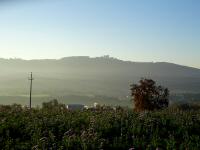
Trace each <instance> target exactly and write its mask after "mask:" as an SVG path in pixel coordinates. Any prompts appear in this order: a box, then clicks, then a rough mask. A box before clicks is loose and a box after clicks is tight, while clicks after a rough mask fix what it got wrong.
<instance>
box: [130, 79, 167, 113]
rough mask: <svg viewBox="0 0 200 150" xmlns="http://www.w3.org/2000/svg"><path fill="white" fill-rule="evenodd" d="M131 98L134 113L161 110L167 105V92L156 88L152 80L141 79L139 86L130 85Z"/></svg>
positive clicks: (159, 87)
mask: <svg viewBox="0 0 200 150" xmlns="http://www.w3.org/2000/svg"><path fill="white" fill-rule="evenodd" d="M131 96H132V100H133V103H134V110H135V111H144V110H155V109H161V108H165V107H168V104H169V100H168V99H169V90H168V89H167V88H163V87H162V86H157V85H156V82H155V81H153V80H152V79H141V80H140V81H139V84H132V85H131Z"/></svg>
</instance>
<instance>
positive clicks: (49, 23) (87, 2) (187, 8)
mask: <svg viewBox="0 0 200 150" xmlns="http://www.w3.org/2000/svg"><path fill="white" fill-rule="evenodd" d="M6 1H9V0H6ZM10 1H11V0H10ZM13 1H15V2H13ZM13 1H11V2H5V1H3V0H0V57H5V58H10V57H17V58H24V59H32V58H61V57H65V56H74V55H78V56H80V55H88V56H101V55H105V54H108V55H111V56H113V57H117V58H120V59H124V60H132V61H167V62H173V63H178V64H183V65H188V66H194V67H198V68H200V0H13Z"/></svg>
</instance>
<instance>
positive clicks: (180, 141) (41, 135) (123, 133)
mask: <svg viewBox="0 0 200 150" xmlns="http://www.w3.org/2000/svg"><path fill="white" fill-rule="evenodd" d="M131 148H135V149H145V150H148V149H149V150H153V149H156V148H160V149H167V150H172V149H184V150H186V149H187V150H198V149H200V111H199V110H198V109H197V110H190V109H188V110H184V111H183V110H181V109H177V107H175V108H169V109H165V110H161V111H154V112H143V113H137V112H133V111H132V110H130V109H123V108H120V107H119V108H117V109H112V108H110V107H99V108H98V109H91V110H82V111H69V110H67V109H65V106H64V105H62V104H58V103H57V102H56V101H53V102H50V103H45V104H44V105H43V108H34V109H32V110H29V109H28V108H22V107H21V106H20V105H12V106H0V149H5V150H7V149H13V150H18V149H20V150H23V149H35V150H36V149H52V150H54V149H55V150H57V149H60V150H62V149H68V150H73V149H75V150H79V149H81V150H82V149H83V150H84V149H85V150H86V149H87V150H90V149H105V150H107V149H109V150H110V149H120V150H123V149H124V150H128V149H131Z"/></svg>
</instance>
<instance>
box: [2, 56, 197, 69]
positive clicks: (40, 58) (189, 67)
mask: <svg viewBox="0 0 200 150" xmlns="http://www.w3.org/2000/svg"><path fill="white" fill-rule="evenodd" d="M72 57H88V58H93V59H95V58H105V57H107V58H109V59H110V58H111V59H112V58H114V59H117V60H121V61H124V62H126V61H128V62H134V63H169V64H174V65H179V66H184V67H189V68H194V69H200V68H197V67H193V66H187V65H183V64H178V63H174V62H166V61H134V60H125V59H120V58H117V57H112V56H110V55H102V56H86V55H85V56H79V55H77V56H65V57H60V58H39V59H37V58H33V59H24V58H16V57H14V58H3V57H0V59H6V60H25V61H31V60H62V59H64V58H72Z"/></svg>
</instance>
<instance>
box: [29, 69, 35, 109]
mask: <svg viewBox="0 0 200 150" xmlns="http://www.w3.org/2000/svg"><path fill="white" fill-rule="evenodd" d="M28 80H30V81H31V84H30V105H29V107H30V109H31V100H32V84H33V80H34V79H33V74H32V72H31V77H30V78H29V79H28Z"/></svg>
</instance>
